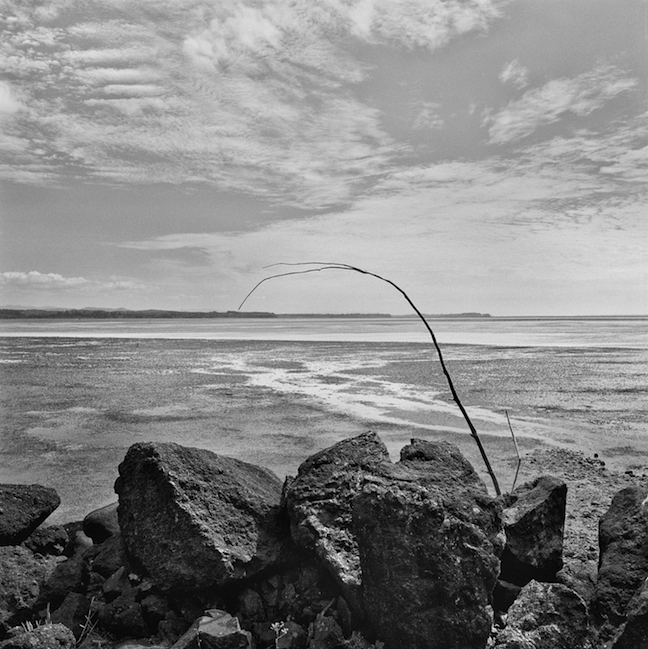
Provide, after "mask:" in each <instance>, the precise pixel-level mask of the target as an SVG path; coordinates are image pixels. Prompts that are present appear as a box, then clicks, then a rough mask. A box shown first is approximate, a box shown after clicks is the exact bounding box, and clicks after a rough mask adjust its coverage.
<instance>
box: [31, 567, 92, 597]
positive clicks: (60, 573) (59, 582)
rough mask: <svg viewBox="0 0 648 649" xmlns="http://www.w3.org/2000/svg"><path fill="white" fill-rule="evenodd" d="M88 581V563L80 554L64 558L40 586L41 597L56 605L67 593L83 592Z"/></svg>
mask: <svg viewBox="0 0 648 649" xmlns="http://www.w3.org/2000/svg"><path fill="white" fill-rule="evenodd" d="M88 582H89V571H88V565H87V564H86V563H85V561H83V558H82V557H80V556H77V557H74V558H72V559H66V560H65V561H62V562H60V563H58V564H56V567H55V568H54V569H53V571H52V572H51V574H50V575H49V578H48V579H47V582H46V583H45V584H44V586H43V588H42V592H43V599H44V600H46V601H48V602H50V603H51V605H52V606H53V607H57V606H59V605H60V604H61V602H63V600H64V599H65V597H66V596H67V594H68V593H83V592H85V590H86V588H87V586H88Z"/></svg>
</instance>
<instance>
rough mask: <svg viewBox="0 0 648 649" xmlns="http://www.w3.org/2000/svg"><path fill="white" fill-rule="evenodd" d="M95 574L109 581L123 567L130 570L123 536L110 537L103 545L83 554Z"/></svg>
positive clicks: (94, 546)
mask: <svg viewBox="0 0 648 649" xmlns="http://www.w3.org/2000/svg"><path fill="white" fill-rule="evenodd" d="M83 558H84V560H85V561H86V562H87V563H88V565H89V566H90V568H91V569H92V571H93V572H96V573H98V574H100V575H101V576H102V577H104V578H105V579H107V578H108V577H110V575H112V574H114V573H115V571H116V570H119V568H121V567H122V566H125V567H126V568H130V564H129V562H128V557H127V556H126V551H125V548H124V541H123V539H122V535H121V534H114V535H113V536H110V537H108V538H107V539H106V540H105V541H104V542H103V543H102V544H101V545H93V546H91V547H90V548H88V549H87V550H86V551H85V552H84V553H83Z"/></svg>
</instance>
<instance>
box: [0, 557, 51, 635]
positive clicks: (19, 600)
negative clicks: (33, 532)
mask: <svg viewBox="0 0 648 649" xmlns="http://www.w3.org/2000/svg"><path fill="white" fill-rule="evenodd" d="M59 561H60V559H58V558H57V557H43V556H41V555H35V554H33V553H32V552H30V551H29V550H27V549H26V548H23V547H20V546H7V547H0V636H2V634H3V633H4V632H6V631H7V629H9V628H10V627H12V626H15V625H16V624H20V623H21V622H23V621H25V620H29V619H30V618H32V617H33V616H34V614H35V611H36V609H37V607H38V605H39V603H40V602H41V601H42V599H43V598H42V593H43V591H44V588H45V584H46V582H47V581H48V579H49V578H50V577H51V575H52V573H53V572H54V569H55V568H56V566H57V564H58V563H59Z"/></svg>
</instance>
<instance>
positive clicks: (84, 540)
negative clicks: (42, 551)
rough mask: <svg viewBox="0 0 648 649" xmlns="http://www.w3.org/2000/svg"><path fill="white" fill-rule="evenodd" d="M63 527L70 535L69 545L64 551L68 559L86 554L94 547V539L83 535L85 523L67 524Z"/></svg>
mask: <svg viewBox="0 0 648 649" xmlns="http://www.w3.org/2000/svg"><path fill="white" fill-rule="evenodd" d="M63 527H64V529H65V531H66V532H67V535H68V543H67V545H66V546H65V550H64V551H63V554H65V556H66V557H72V556H74V555H75V554H78V553H81V552H85V550H87V549H88V548H89V547H90V546H91V545H92V539H91V538H90V537H89V536H86V535H85V534H84V533H83V521H74V522H72V523H66V524H65V525H63Z"/></svg>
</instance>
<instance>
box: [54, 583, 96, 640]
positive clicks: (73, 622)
mask: <svg viewBox="0 0 648 649" xmlns="http://www.w3.org/2000/svg"><path fill="white" fill-rule="evenodd" d="M89 616H90V600H89V599H88V598H87V597H86V596H85V595H82V594H81V593H68V594H67V595H66V597H65V599H64V600H63V603H62V604H61V605H60V606H59V607H58V608H57V609H56V610H55V611H54V612H53V613H52V622H53V623H54V624H64V625H65V626H66V627H67V628H68V629H70V631H72V633H73V634H74V637H75V638H76V639H77V640H78V639H79V637H80V636H81V633H82V632H83V629H84V628H85V627H87V624H88V623H89V622H88V620H89Z"/></svg>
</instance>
